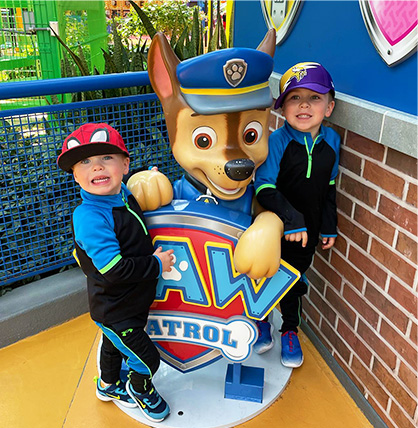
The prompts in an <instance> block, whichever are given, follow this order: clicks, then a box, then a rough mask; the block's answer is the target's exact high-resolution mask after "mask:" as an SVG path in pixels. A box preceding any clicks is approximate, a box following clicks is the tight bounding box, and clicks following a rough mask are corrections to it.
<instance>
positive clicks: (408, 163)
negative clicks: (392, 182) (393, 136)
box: [386, 149, 418, 178]
mask: <svg viewBox="0 0 418 428" xmlns="http://www.w3.org/2000/svg"><path fill="white" fill-rule="evenodd" d="M386 165H389V166H390V167H392V168H395V169H397V170H399V171H401V172H403V173H404V174H408V175H409V176H411V177H414V178H418V177H417V175H418V174H417V172H418V162H417V159H416V158H413V157H412V156H408V155H406V154H404V153H401V152H398V151H397V150H393V149H388V153H387V156H386Z"/></svg>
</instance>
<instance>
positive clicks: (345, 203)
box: [337, 190, 353, 217]
mask: <svg viewBox="0 0 418 428" xmlns="http://www.w3.org/2000/svg"><path fill="white" fill-rule="evenodd" d="M352 210H353V201H351V200H350V199H349V198H347V196H344V195H343V194H342V193H341V192H339V191H338V190H337V211H342V212H343V213H345V214H347V215H348V217H351V211H352Z"/></svg>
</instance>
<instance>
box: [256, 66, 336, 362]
mask: <svg viewBox="0 0 418 428" xmlns="http://www.w3.org/2000/svg"><path fill="white" fill-rule="evenodd" d="M334 95H335V90H334V83H333V82H332V79H331V76H330V74H329V73H328V71H327V70H326V69H325V68H324V67H323V66H322V65H321V64H318V63H315V62H304V63H299V64H296V65H294V66H293V67H291V68H290V69H289V70H287V71H286V73H284V74H283V76H282V78H281V79H280V96H279V98H278V99H277V101H276V103H275V106H274V107H275V108H281V109H282V114H283V116H284V117H285V119H286V121H285V123H284V125H283V126H282V127H281V128H279V129H277V130H276V131H274V132H273V133H272V134H271V136H270V138H269V155H268V157H267V160H266V161H265V163H264V164H263V165H261V166H260V167H259V168H258V170H257V171H256V177H255V189H256V195H257V200H258V201H259V203H260V204H261V205H262V206H263V207H264V208H265V209H267V210H270V211H273V212H274V213H276V214H277V215H278V216H279V217H280V218H281V220H282V221H283V223H284V236H283V238H282V242H281V246H282V259H283V260H285V261H286V262H288V263H290V264H291V265H292V266H293V267H295V268H296V269H298V270H299V272H300V273H301V275H302V277H301V279H300V280H299V281H298V282H297V283H296V284H295V285H294V286H293V287H292V288H291V289H290V291H289V292H288V293H287V294H286V295H285V296H284V297H283V299H282V300H281V301H280V309H281V313H282V320H283V323H282V327H281V329H280V331H281V333H282V335H281V345H282V350H281V361H282V364H283V365H285V366H287V367H299V366H300V365H301V364H302V363H303V353H302V349H301V347H300V343H299V339H298V336H297V332H298V326H299V324H300V321H301V315H302V296H303V295H304V294H306V292H307V290H308V283H307V280H306V276H305V275H304V273H305V271H306V270H307V269H308V268H309V266H310V264H311V262H312V258H313V255H314V253H315V249H316V246H317V244H318V240H319V235H321V240H322V248H323V249H324V250H325V249H329V248H331V247H332V246H333V245H334V243H335V239H336V237H337V209H336V202H335V198H336V190H335V179H336V177H337V175H338V163H339V151H340V137H339V135H338V134H337V133H336V132H335V131H334V130H333V129H331V128H329V127H325V126H323V125H322V121H323V120H324V118H327V117H329V116H331V113H332V111H333V109H334V106H335V101H334ZM258 326H259V330H260V335H259V339H258V341H257V342H256V344H255V345H254V350H255V351H256V352H258V353H262V352H265V351H267V350H268V349H270V348H271V347H272V346H273V341H272V336H271V326H270V323H268V322H259V323H258Z"/></svg>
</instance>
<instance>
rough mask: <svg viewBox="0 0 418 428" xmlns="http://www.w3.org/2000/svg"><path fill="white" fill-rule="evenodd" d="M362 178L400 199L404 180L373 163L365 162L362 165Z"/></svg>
mask: <svg viewBox="0 0 418 428" xmlns="http://www.w3.org/2000/svg"><path fill="white" fill-rule="evenodd" d="M363 178H365V179H366V180H369V181H371V182H372V183H374V184H376V185H377V186H379V187H381V188H382V189H384V190H386V191H388V192H389V193H391V194H392V195H395V196H397V197H398V198H401V197H402V193H403V189H404V187H405V180H404V179H403V178H401V177H399V176H397V175H396V174H393V173H392V172H390V171H388V170H387V169H384V168H382V167H380V166H379V165H376V164H375V163H372V162H369V161H367V160H366V162H365V164H364V170H363Z"/></svg>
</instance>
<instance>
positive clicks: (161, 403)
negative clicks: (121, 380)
mask: <svg viewBox="0 0 418 428" xmlns="http://www.w3.org/2000/svg"><path fill="white" fill-rule="evenodd" d="M126 390H127V391H128V394H129V395H130V396H131V398H132V399H134V400H135V401H136V402H137V403H138V407H139V409H140V410H141V411H142V413H143V414H144V416H145V417H146V418H147V419H149V420H150V421H153V422H161V421H163V420H164V419H165V418H166V417H167V416H168V415H169V413H170V407H169V406H168V404H167V403H166V402H165V400H164V398H162V397H161V396H160V394H158V392H157V390H156V389H155V387H154V385H153V384H152V383H151V388H150V389H149V390H148V391H146V392H144V393H142V394H140V393H138V392H136V391H135V390H134V389H133V388H132V385H131V383H130V382H129V380H128V381H127V382H126Z"/></svg>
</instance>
